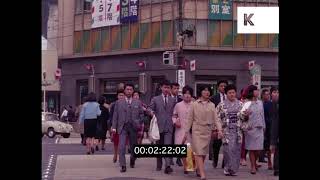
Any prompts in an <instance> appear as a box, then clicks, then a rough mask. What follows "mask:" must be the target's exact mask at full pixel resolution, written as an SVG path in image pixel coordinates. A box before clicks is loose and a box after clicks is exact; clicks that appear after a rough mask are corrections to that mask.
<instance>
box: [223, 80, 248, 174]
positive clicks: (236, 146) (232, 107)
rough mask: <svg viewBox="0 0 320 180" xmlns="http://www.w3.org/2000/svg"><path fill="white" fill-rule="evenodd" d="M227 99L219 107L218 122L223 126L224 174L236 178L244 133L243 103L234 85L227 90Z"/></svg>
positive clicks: (228, 86) (227, 87)
mask: <svg viewBox="0 0 320 180" xmlns="http://www.w3.org/2000/svg"><path fill="white" fill-rule="evenodd" d="M225 92H226V94H227V99H226V100H224V101H222V102H220V103H219V104H218V106H217V114H218V120H219V121H220V122H221V125H222V132H223V136H222V137H223V138H222V144H223V159H224V174H225V175H226V176H235V174H236V173H237V171H238V169H239V165H240V154H241V144H242V131H241V119H240V110H241V109H242V102H241V101H239V100H238V99H237V96H236V92H237V89H236V87H235V86H234V85H233V84H230V85H227V86H226V88H225Z"/></svg>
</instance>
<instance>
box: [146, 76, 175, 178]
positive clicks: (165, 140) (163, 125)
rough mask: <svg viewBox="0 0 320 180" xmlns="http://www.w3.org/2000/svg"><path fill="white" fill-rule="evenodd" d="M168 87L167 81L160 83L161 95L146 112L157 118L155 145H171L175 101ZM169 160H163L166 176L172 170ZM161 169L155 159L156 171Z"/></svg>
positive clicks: (159, 161)
mask: <svg viewBox="0 0 320 180" xmlns="http://www.w3.org/2000/svg"><path fill="white" fill-rule="evenodd" d="M170 85H171V83H170V82H169V81H168V80H165V81H164V82H162V83H161V91H162V93H161V94H160V95H159V96H155V97H153V98H152V100H151V103H150V105H149V107H148V111H149V112H150V114H151V115H152V116H153V115H155V116H156V118H157V123H158V127H159V133H160V140H159V141H157V142H156V143H157V144H167V145H171V144H173V143H172V135H173V122H172V114H173V108H174V105H175V100H174V98H172V97H171V96H170ZM170 165H171V160H170V158H165V170H164V172H165V173H166V174H169V173H171V172H172V171H173V170H172V168H171V167H170ZM161 168H162V158H157V169H156V170H157V171H161Z"/></svg>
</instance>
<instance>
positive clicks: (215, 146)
mask: <svg viewBox="0 0 320 180" xmlns="http://www.w3.org/2000/svg"><path fill="white" fill-rule="evenodd" d="M217 85H218V91H219V92H218V93H217V94H216V95H215V96H213V97H212V98H211V99H210V100H211V102H213V103H214V105H215V107H217V106H218V104H219V103H220V102H221V101H224V100H225V99H226V94H225V90H224V88H225V87H226V86H227V85H228V81H226V80H221V81H219V82H218V84H217ZM221 145H222V140H221V139H217V138H215V137H213V139H211V142H210V147H209V159H210V160H213V162H212V165H213V167H214V168H216V167H217V164H218V158H219V152H220V148H221ZM222 168H224V163H223V161H222Z"/></svg>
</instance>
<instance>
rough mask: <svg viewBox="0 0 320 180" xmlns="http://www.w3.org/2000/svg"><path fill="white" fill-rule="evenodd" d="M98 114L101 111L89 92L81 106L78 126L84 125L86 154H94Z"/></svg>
mask: <svg viewBox="0 0 320 180" xmlns="http://www.w3.org/2000/svg"><path fill="white" fill-rule="evenodd" d="M100 114H101V110H100V107H99V104H98V103H97V99H96V95H95V93H93V92H91V93H89V95H88V99H87V102H86V103H84V104H83V107H82V110H81V113H80V124H82V123H84V135H85V137H86V138H87V139H86V144H87V154H93V153H94V145H95V136H96V129H97V118H98V116H100Z"/></svg>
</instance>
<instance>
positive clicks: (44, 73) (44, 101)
mask: <svg viewBox="0 0 320 180" xmlns="http://www.w3.org/2000/svg"><path fill="white" fill-rule="evenodd" d="M42 75H43V82H42V86H43V112H46V86H47V85H48V82H47V81H46V76H47V74H46V70H43V73H42Z"/></svg>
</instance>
